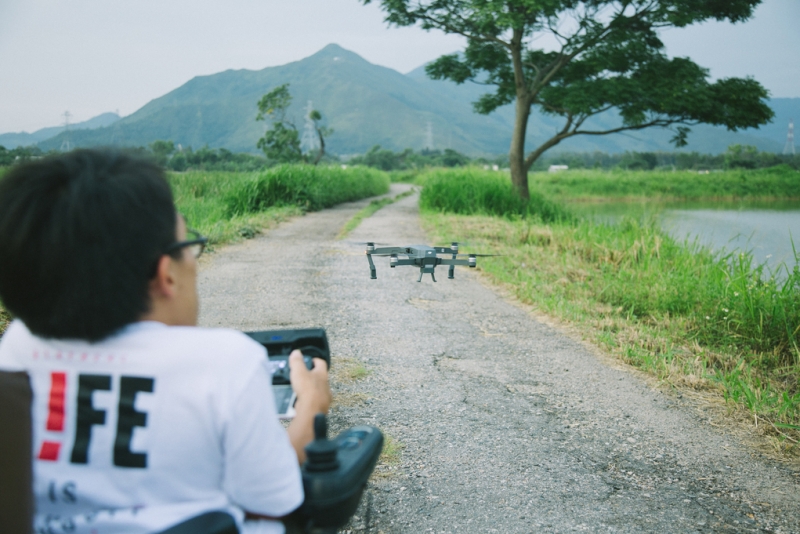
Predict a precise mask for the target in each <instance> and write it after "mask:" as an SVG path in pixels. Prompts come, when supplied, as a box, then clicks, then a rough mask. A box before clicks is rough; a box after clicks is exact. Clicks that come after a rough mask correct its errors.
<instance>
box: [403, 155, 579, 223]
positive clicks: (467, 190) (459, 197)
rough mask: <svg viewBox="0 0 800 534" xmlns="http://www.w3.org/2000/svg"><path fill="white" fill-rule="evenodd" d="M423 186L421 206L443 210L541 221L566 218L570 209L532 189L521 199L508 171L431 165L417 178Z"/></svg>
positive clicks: (568, 216) (427, 208)
mask: <svg viewBox="0 0 800 534" xmlns="http://www.w3.org/2000/svg"><path fill="white" fill-rule="evenodd" d="M417 183H419V184H421V185H422V186H423V188H422V193H421V194H420V199H419V203H420V207H421V208H422V209H426V210H431V211H439V212H442V213H459V214H483V215H495V216H503V217H534V218H538V219H540V220H542V221H543V222H553V221H557V220H567V219H569V218H570V215H569V213H568V212H567V211H566V210H565V209H563V208H562V207H561V206H559V205H558V204H555V203H554V202H551V201H549V200H547V199H546V198H545V197H544V196H542V194H541V193H539V192H538V191H537V190H535V189H534V190H531V192H530V200H528V201H525V200H522V199H521V198H520V197H519V195H517V194H516V193H515V191H514V189H513V187H512V185H511V181H510V179H509V177H508V175H507V174H505V173H497V172H492V171H485V170H483V169H478V168H475V167H466V168H459V169H434V170H430V171H428V172H426V173H424V174H422V175H421V176H419V178H418V179H417Z"/></svg>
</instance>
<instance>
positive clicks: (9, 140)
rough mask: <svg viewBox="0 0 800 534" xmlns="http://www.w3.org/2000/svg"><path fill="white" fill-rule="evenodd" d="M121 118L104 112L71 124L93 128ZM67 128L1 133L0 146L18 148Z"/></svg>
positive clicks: (43, 139)
mask: <svg viewBox="0 0 800 534" xmlns="http://www.w3.org/2000/svg"><path fill="white" fill-rule="evenodd" d="M118 120H119V115H117V114H116V113H103V114H102V115H98V116H97V117H93V118H91V119H89V120H88V121H84V122H78V123H75V124H70V125H69V127H70V130H91V129H94V128H102V127H104V126H109V125H111V124H114V123H115V122H117V121H118ZM65 129H66V128H65V127H64V126H53V127H50V128H42V129H41V130H36V131H35V132H33V133H27V132H16V133H4V134H0V146H4V147H6V148H8V149H11V148H17V147H18V146H29V145H35V144H37V143H40V142H42V141H45V140H47V139H50V138H52V137H55V136H57V135H58V134H60V133H61V132H63V131H64V130H65Z"/></svg>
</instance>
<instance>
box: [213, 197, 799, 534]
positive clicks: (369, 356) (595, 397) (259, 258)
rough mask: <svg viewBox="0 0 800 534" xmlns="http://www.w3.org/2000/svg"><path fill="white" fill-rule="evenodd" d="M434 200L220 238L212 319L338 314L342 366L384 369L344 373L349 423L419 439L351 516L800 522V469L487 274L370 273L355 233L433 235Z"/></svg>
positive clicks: (456, 527) (383, 267)
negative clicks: (579, 337)
mask: <svg viewBox="0 0 800 534" xmlns="http://www.w3.org/2000/svg"><path fill="white" fill-rule="evenodd" d="M392 187H393V189H392V192H391V193H390V194H392V195H395V194H397V193H399V192H401V191H402V190H403V189H404V188H407V187H408V186H403V185H401V184H395V185H393V186H392ZM417 200H418V197H417V195H412V196H410V197H407V198H405V199H402V200H401V201H399V202H396V203H394V204H391V205H389V206H387V207H385V208H383V209H381V210H380V211H378V212H377V213H376V214H375V215H373V216H372V217H370V218H368V219H366V220H365V221H364V222H363V223H362V224H361V226H359V227H358V228H357V229H356V230H355V231H354V232H353V233H352V234H351V237H350V238H349V239H348V240H346V241H335V236H336V234H337V233H338V231H339V229H340V228H341V226H342V225H344V224H345V223H346V222H347V220H348V219H349V218H350V217H352V216H353V215H354V214H355V213H356V212H357V211H358V210H359V209H360V208H361V207H363V206H365V205H366V204H367V203H368V200H365V201H361V202H355V203H349V204H345V205H341V206H338V207H336V208H334V209H330V210H325V211H322V212H317V213H311V214H307V215H305V216H303V217H300V218H297V219H294V220H292V221H289V222H286V223H283V224H282V225H280V226H279V227H278V228H276V229H274V230H272V231H270V232H269V233H268V234H266V235H264V236H260V237H258V238H256V239H253V240H250V241H247V242H244V243H241V244H237V245H233V246H230V247H227V248H225V249H222V250H220V251H219V252H218V253H217V254H215V255H213V256H212V258H211V259H210V260H209V261H207V262H206V263H205V264H204V265H203V266H202V269H201V273H200V282H199V284H200V295H201V304H202V310H201V324H202V325H203V326H224V327H231V328H237V329H243V330H248V329H265V328H291V327H310V326H322V327H324V328H326V330H327V333H328V338H329V341H330V344H331V349H332V358H333V362H332V365H333V371H334V373H335V372H336V370H337V359H340V361H341V362H342V363H345V362H346V363H347V365H350V366H352V365H357V366H361V367H363V368H364V369H365V370H366V371H367V376H366V377H365V378H361V379H357V380H352V379H351V380H347V379H345V378H342V379H341V380H338V381H336V382H334V383H333V384H332V387H333V389H334V395H335V401H334V402H335V406H334V408H333V410H332V414H331V426H332V429H333V431H334V433H336V432H337V431H339V430H342V429H344V428H346V427H349V426H352V425H356V424H372V425H375V426H378V427H379V428H381V429H382V430H383V431H384V433H385V434H386V435H387V436H389V437H390V438H392V440H393V441H395V442H396V443H399V444H400V445H401V447H402V452H401V456H400V461H399V463H398V464H397V465H394V466H392V465H388V466H385V465H382V466H379V469H378V470H377V471H376V475H375V476H374V477H373V479H372V481H371V482H370V485H369V487H368V489H367V491H366V493H365V496H364V498H363V500H362V504H361V507H360V508H359V511H358V512H357V515H356V517H355V518H354V519H353V521H352V522H351V525H350V526H349V527H348V530H352V531H357V532H362V531H364V532H375V533H377V532H383V533H387V534H388V533H390V532H391V533H395V532H397V533H401V532H442V533H444V532H447V533H453V532H501V533H505V532H508V533H511V532H572V531H590V532H798V533H800V471H797V470H796V469H795V468H794V467H793V466H791V465H787V464H784V463H781V462H777V461H775V460H773V459H770V458H767V457H764V456H763V455H761V454H760V453H758V452H757V451H755V450H753V449H752V448H750V447H748V446H747V445H745V444H744V443H742V442H741V441H740V440H739V439H738V438H737V437H736V436H735V435H733V434H730V433H727V432H725V431H724V430H722V429H719V428H716V427H713V426H711V425H709V424H708V422H707V420H704V418H703V417H702V416H700V415H698V412H697V411H695V410H691V409H689V408H688V407H687V406H686V405H685V404H684V403H679V402H677V400H676V399H675V398H673V397H672V396H670V395H668V394H665V393H663V392H661V391H658V390H655V389H653V388H651V387H650V386H649V385H648V383H647V382H646V381H645V380H643V379H642V378H641V377H640V376H639V375H638V374H637V373H633V372H629V371H626V370H625V369H624V368H623V367H621V366H609V365H607V363H604V362H605V360H604V358H600V357H598V356H597V355H595V354H593V352H592V351H591V350H589V349H587V348H586V347H585V346H584V345H582V344H580V343H578V342H576V341H574V340H573V339H571V338H569V337H568V336H565V335H564V334H563V333H562V332H559V331H558V330H556V329H554V328H551V327H549V326H547V325H544V324H543V323H541V322H539V321H537V320H536V319H535V318H534V317H532V315H531V314H529V313H527V312H526V311H525V310H524V309H522V308H520V307H519V306H515V305H513V304H511V303H509V302H506V301H505V300H503V299H502V298H501V297H500V296H498V295H497V294H496V293H495V292H493V291H492V290H491V289H489V288H487V287H486V286H484V285H483V284H481V283H480V279H479V276H477V275H476V273H474V272H471V271H470V270H469V269H467V268H456V278H455V280H448V279H447V276H446V269H441V273H439V272H438V271H437V274H439V276H437V280H438V282H437V283H433V282H432V281H431V280H430V277H428V276H426V277H425V278H424V279H423V281H422V282H421V283H417V281H416V280H417V277H418V271H417V270H416V269H414V268H412V267H399V268H396V269H390V268H389V266H388V260H387V259H386V258H378V259H377V261H376V265H377V268H378V279H377V280H370V278H369V269H368V266H367V260H366V258H364V253H363V250H364V247H363V246H361V245H357V244H355V243H354V242H357V241H377V242H383V243H387V244H390V245H411V244H417V243H425V242H426V240H425V236H424V233H423V232H422V230H421V229H420V227H419V222H418V212H417ZM453 239H454V240H457V239H458V236H453ZM429 244H433V243H429ZM478 252H479V251H478ZM486 261H490V260H486ZM335 376H338V375H335Z"/></svg>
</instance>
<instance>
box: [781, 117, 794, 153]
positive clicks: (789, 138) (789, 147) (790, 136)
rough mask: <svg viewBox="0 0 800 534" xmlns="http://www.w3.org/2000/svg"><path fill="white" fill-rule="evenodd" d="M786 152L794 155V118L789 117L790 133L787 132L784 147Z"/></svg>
mask: <svg viewBox="0 0 800 534" xmlns="http://www.w3.org/2000/svg"><path fill="white" fill-rule="evenodd" d="M783 153H784V154H791V155H792V156H794V154H795V152H794V119H789V133H787V134H786V145H785V146H784V147H783Z"/></svg>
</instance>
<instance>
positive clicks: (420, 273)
mask: <svg viewBox="0 0 800 534" xmlns="http://www.w3.org/2000/svg"><path fill="white" fill-rule="evenodd" d="M430 273H431V278H433V281H434V282H435V281H436V277H435V276H434V275H433V271H431V272H430ZM423 274H425V270H424V269H422V268H420V270H419V280H417V282H422V275H423ZM451 278H452V277H451Z"/></svg>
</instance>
